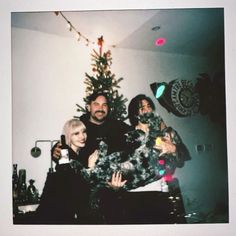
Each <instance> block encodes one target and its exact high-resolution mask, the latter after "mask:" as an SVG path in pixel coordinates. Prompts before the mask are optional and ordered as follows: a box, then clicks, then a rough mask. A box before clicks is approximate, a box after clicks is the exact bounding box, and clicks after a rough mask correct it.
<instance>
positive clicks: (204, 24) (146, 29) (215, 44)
mask: <svg viewBox="0 0 236 236" xmlns="http://www.w3.org/2000/svg"><path fill="white" fill-rule="evenodd" d="M62 14H63V15H64V16H65V17H66V19H67V20H68V21H70V22H71V24H72V25H73V26H74V27H75V29H76V30H77V31H78V32H80V33H81V34H82V35H84V36H85V37H86V38H88V39H89V41H92V42H96V40H97V38H98V37H100V36H101V35H103V38H104V41H105V43H106V44H107V45H115V46H116V47H117V48H127V49H135V50H149V51H155V52H166V53H174V54H186V55H193V56H209V55H211V54H214V55H215V54H216V53H218V52H220V53H222V52H223V50H224V12H223V9H222V8H209V9H206V8H202V9H197V8H195V9H161V10H154V9H150V10H112V11H74V12H62ZM66 25H67V24H66V20H65V19H64V18H63V16H62V15H60V14H59V15H56V14H55V13H54V12H31V13H29V12H21V13H12V26H14V27H20V28H25V29H31V30H36V31H41V32H45V33H48V34H56V35H59V36H62V37H75V32H73V30H72V31H71V32H70V31H69V30H68V28H67V26H66ZM156 26H157V27H159V30H157V31H154V30H152V28H153V27H156ZM159 37H162V38H165V39H166V43H165V44H164V45H163V46H156V45H155V40H156V39H157V38H159ZM75 40H76V39H75ZM80 42H82V39H81V40H80Z"/></svg>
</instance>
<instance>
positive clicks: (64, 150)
mask: <svg viewBox="0 0 236 236" xmlns="http://www.w3.org/2000/svg"><path fill="white" fill-rule="evenodd" d="M69 162H70V161H69V150H68V146H67V145H66V137H65V135H61V158H60V159H59V164H60V165H61V164H67V163H69Z"/></svg>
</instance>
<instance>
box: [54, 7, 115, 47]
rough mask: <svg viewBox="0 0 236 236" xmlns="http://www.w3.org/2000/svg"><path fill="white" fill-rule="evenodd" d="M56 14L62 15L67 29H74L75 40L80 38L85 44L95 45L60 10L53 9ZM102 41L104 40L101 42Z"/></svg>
mask: <svg viewBox="0 0 236 236" xmlns="http://www.w3.org/2000/svg"><path fill="white" fill-rule="evenodd" d="M54 13H55V15H56V16H59V15H61V16H62V17H63V19H64V20H65V21H66V23H67V27H68V29H69V31H70V32H72V31H74V32H75V35H76V38H77V41H78V42H80V41H81V39H82V40H84V41H85V46H87V47H88V46H89V45H95V44H97V43H95V42H94V41H92V40H89V39H88V38H87V37H86V36H85V35H83V34H82V33H81V32H79V31H78V30H77V29H76V28H75V26H74V25H73V24H72V23H71V21H69V20H68V19H67V17H66V16H65V15H64V14H63V13H62V12H61V11H55V12H54ZM103 43H104V42H103ZM107 46H108V47H112V48H115V47H116V45H107Z"/></svg>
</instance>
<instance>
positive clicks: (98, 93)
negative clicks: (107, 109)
mask: <svg viewBox="0 0 236 236" xmlns="http://www.w3.org/2000/svg"><path fill="white" fill-rule="evenodd" d="M99 96H103V97H105V98H106V100H107V104H108V106H109V104H110V100H109V97H108V95H107V94H106V93H104V92H94V93H92V94H91V95H89V96H88V97H87V104H91V102H93V101H95V100H96V99H97V97H99Z"/></svg>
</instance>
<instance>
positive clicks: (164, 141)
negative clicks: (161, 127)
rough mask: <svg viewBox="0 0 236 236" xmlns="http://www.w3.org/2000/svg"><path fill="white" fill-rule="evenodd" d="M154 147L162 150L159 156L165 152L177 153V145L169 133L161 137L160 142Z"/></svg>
mask: <svg viewBox="0 0 236 236" xmlns="http://www.w3.org/2000/svg"><path fill="white" fill-rule="evenodd" d="M154 148H156V149H158V150H160V151H161V152H160V154H159V156H162V155H164V154H170V153H172V154H174V153H176V146H175V144H173V143H172V140H171V137H170V134H169V133H167V134H166V135H165V137H163V138H161V141H160V142H158V144H157V143H156V145H155V146H154Z"/></svg>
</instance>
